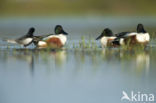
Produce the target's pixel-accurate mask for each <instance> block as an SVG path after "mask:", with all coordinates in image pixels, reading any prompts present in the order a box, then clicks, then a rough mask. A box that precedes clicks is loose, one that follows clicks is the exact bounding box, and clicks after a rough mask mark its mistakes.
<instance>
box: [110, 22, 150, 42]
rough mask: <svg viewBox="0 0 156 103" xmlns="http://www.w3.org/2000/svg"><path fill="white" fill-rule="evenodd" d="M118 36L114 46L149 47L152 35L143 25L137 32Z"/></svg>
mask: <svg viewBox="0 0 156 103" xmlns="http://www.w3.org/2000/svg"><path fill="white" fill-rule="evenodd" d="M116 36H117V38H116V39H115V40H114V41H113V44H116V45H137V44H142V45H147V44H148V43H149V41H150V35H149V33H147V32H146V31H145V29H144V26H143V25H142V24H138V26H137V32H121V33H118V34H116Z"/></svg>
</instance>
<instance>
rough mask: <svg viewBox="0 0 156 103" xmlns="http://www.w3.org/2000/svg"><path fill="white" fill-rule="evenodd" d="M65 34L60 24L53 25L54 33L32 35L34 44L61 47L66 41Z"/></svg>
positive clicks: (41, 46)
mask: <svg viewBox="0 0 156 103" xmlns="http://www.w3.org/2000/svg"><path fill="white" fill-rule="evenodd" d="M67 35H68V33H66V32H65V31H64V30H63V27H62V26H61V25H56V27H55V35H54V34H50V35H43V36H34V40H33V42H34V44H35V45H36V46H37V47H39V48H46V47H50V48H61V47H63V46H64V45H65V43H66V41H67Z"/></svg>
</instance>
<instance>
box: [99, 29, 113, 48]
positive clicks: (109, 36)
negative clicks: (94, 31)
mask: <svg viewBox="0 0 156 103" xmlns="http://www.w3.org/2000/svg"><path fill="white" fill-rule="evenodd" d="M115 38H116V37H115V36H114V35H113V32H112V31H111V30H110V29H109V28H106V29H104V30H103V32H102V33H101V35H100V36H99V37H97V38H96V40H98V39H100V41H101V45H102V48H104V47H107V46H109V47H111V46H114V45H113V43H112V41H113V40H114V39H115Z"/></svg>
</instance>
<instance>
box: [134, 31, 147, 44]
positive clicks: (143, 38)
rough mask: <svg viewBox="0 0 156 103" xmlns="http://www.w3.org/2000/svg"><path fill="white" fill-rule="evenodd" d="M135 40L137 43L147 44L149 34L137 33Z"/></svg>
mask: <svg viewBox="0 0 156 103" xmlns="http://www.w3.org/2000/svg"><path fill="white" fill-rule="evenodd" d="M136 39H137V40H138V42H149V41H150V36H149V33H138V34H137V36H136Z"/></svg>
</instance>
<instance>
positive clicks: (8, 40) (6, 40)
mask: <svg viewBox="0 0 156 103" xmlns="http://www.w3.org/2000/svg"><path fill="white" fill-rule="evenodd" d="M3 41H5V42H8V43H12V44H17V42H16V40H14V39H3Z"/></svg>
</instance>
